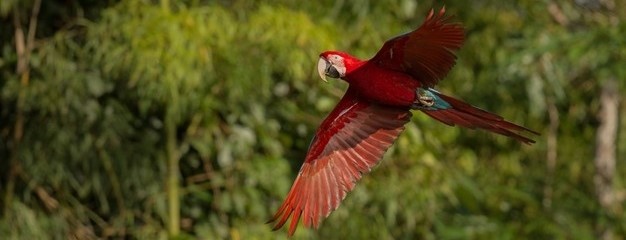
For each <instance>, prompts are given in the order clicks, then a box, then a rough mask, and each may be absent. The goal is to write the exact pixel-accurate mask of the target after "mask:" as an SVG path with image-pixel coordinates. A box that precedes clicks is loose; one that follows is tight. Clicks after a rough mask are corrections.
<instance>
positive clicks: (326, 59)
mask: <svg viewBox="0 0 626 240" xmlns="http://www.w3.org/2000/svg"><path fill="white" fill-rule="evenodd" d="M357 62H360V61H359V60H358V59H356V58H354V57H352V56H350V55H348V54H347V53H343V52H337V51H327V52H323V53H322V54H320V59H319V61H318V62H317V73H319V74H320V77H321V78H322V80H324V82H328V80H326V77H331V78H343V77H345V76H346V74H347V73H349V72H350V71H351V70H352V69H353V68H354V65H355V63H357Z"/></svg>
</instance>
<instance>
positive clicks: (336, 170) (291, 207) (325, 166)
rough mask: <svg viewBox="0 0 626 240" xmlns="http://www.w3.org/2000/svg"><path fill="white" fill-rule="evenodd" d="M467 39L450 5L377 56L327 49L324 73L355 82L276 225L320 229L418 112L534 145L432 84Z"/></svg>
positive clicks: (516, 129)
mask: <svg viewBox="0 0 626 240" xmlns="http://www.w3.org/2000/svg"><path fill="white" fill-rule="evenodd" d="M464 36H465V35H464V32H463V27H462V26H461V24H458V23H452V22H450V21H449V17H447V16H445V8H442V9H441V10H440V11H439V12H437V13H435V12H434V11H433V10H431V11H430V12H429V14H428V16H427V17H426V20H425V21H424V23H423V24H422V25H421V26H420V27H419V28H417V29H416V30H414V31H412V32H409V33H406V34H403V35H400V36H397V37H395V38H393V39H391V40H388V41H387V42H385V44H384V45H383V47H382V48H381V49H380V50H379V51H378V53H376V55H375V56H374V57H373V58H372V59H370V60H360V59H357V58H356V57H353V56H351V55H349V54H347V53H344V52H339V51H326V52H323V53H322V54H320V59H319V61H318V72H319V74H320V77H321V78H322V79H323V80H324V81H326V77H331V78H340V79H342V80H344V81H346V82H348V84H349V87H348V90H347V91H346V93H345V95H344V96H343V98H341V100H340V101H339V103H338V104H337V106H336V107H335V108H334V109H333V110H332V111H331V112H330V114H329V115H328V116H327V117H326V119H324V121H323V122H322V124H321V125H320V127H319V128H318V130H317V132H316V133H315V137H314V138H313V140H312V142H311V145H310V146H309V150H308V152H307V155H306V158H305V160H304V163H303V165H302V167H301V168H300V172H299V173H298V176H297V177H296V180H295V182H294V183H293V186H292V187H291V190H290V191H289V193H288V194H287V198H286V199H285V201H284V202H283V204H282V205H281V206H280V208H279V209H278V211H277V212H276V214H274V216H273V217H272V219H271V220H270V222H275V225H274V230H277V229H279V228H281V227H282V226H283V225H284V224H285V223H287V221H288V220H289V218H290V217H291V220H290V223H289V232H288V234H289V236H291V235H293V233H294V232H295V230H296V227H297V225H298V222H299V220H300V219H302V223H303V224H304V226H305V227H315V228H317V227H318V226H319V223H320V222H321V221H322V220H323V219H324V218H326V217H328V215H329V214H330V213H331V212H332V211H334V210H335V209H337V207H338V206H339V204H340V203H341V201H342V200H343V199H344V198H345V197H346V195H347V194H348V192H350V191H351V190H352V189H353V188H354V186H355V184H356V182H357V181H358V180H359V179H360V178H361V176H362V175H363V174H364V173H367V172H369V171H370V170H371V168H372V167H373V166H375V165H376V164H377V163H378V162H379V161H380V160H381V158H382V156H383V154H384V153H385V151H387V149H388V148H389V147H390V146H391V145H392V144H393V142H394V141H395V139H396V138H397V137H398V135H399V134H400V133H401V132H402V131H403V130H404V125H405V124H406V123H408V122H409V121H410V119H411V110H420V111H421V112H423V113H426V114H427V115H428V116H430V117H432V118H434V119H436V120H439V121H441V122H443V123H445V124H447V125H450V126H454V125H459V126H462V127H466V128H471V129H475V128H480V129H485V130H488V131H491V132H494V133H498V134H501V135H504V136H507V137H511V138H514V139H516V140H518V141H520V142H523V143H526V144H531V143H534V141H533V140H532V139H530V138H527V137H525V136H522V135H520V132H524V131H527V132H531V133H534V134H538V133H537V132H535V131H532V130H530V129H528V128H525V127H522V126H519V125H517V124H514V123H511V122H508V121H506V120H504V119H503V118H502V117H501V116H498V115H496V114H493V113H490V112H487V111H485V110H482V109H479V108H476V107H474V106H472V105H470V104H468V103H465V102H463V101H461V100H459V99H455V98H453V97H450V96H446V95H443V94H441V93H440V92H438V91H436V90H434V89H433V88H432V87H434V86H435V85H436V84H437V83H438V82H439V81H440V80H441V79H443V78H444V77H445V76H446V74H447V73H448V72H449V71H450V69H451V68H452V66H454V63H455V61H456V55H455V52H456V51H457V50H458V49H459V48H460V47H461V45H463V41H464Z"/></svg>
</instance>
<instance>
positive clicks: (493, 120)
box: [415, 88, 539, 144]
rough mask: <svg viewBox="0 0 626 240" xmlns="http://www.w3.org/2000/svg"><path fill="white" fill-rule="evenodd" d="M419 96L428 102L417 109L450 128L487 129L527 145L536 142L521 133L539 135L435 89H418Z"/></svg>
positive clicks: (417, 106)
mask: <svg viewBox="0 0 626 240" xmlns="http://www.w3.org/2000/svg"><path fill="white" fill-rule="evenodd" d="M418 95H419V96H420V97H425V99H427V100H426V101H420V102H417V103H416V104H417V105H416V106H415V108H416V109H419V110H421V111H422V112H424V113H426V114H427V115H428V116H430V117H432V118H434V119H437V120H439V121H440V122H442V123H445V124H447V125H450V126H454V125H459V126H462V127H466V128H470V129H476V128H480V129H485V130H487V131H490V132H494V133H497V134H501V135H504V136H507V137H510V138H513V139H516V140H518V141H520V142H523V143H526V144H532V143H535V141H534V140H532V139H530V138H527V137H525V136H522V135H520V133H522V132H530V133H533V134H536V135H539V133H538V132H536V131H533V130H530V129H528V128H526V127H522V126H520V125H517V124H515V123H512V122H509V121H506V120H504V118H503V117H501V116H498V115H496V114H493V113H490V112H487V111H485V110H482V109H480V108H477V107H474V106H472V105H470V104H468V103H466V102H463V101H461V100H459V99H456V98H453V97H450V96H446V95H443V94H441V93H439V92H437V91H435V90H434V89H430V88H429V89H418ZM423 99H424V98H423Z"/></svg>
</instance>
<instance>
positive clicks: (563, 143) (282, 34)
mask: <svg viewBox="0 0 626 240" xmlns="http://www.w3.org/2000/svg"><path fill="white" fill-rule="evenodd" d="M445 4H446V7H447V9H448V12H450V13H452V14H454V15H455V19H456V20H457V21H459V22H462V23H463V24H464V25H465V26H466V32H467V42H466V44H465V45H464V46H463V48H462V49H461V51H460V52H459V61H458V63H457V65H456V66H455V68H454V69H453V70H452V72H451V73H450V74H449V75H448V77H447V78H446V79H445V80H444V81H442V82H441V83H440V85H439V90H440V91H443V92H445V93H450V94H452V95H455V96H458V97H460V98H463V99H465V100H467V101H469V102H471V103H473V104H475V105H477V106H481V107H483V108H485V109H487V110H490V111H493V112H496V113H499V114H501V115H503V116H505V117H506V118H507V119H510V120H512V121H513V122H516V123H520V124H522V125H525V126H528V127H529V128H531V129H534V130H537V131H539V132H541V133H542V135H541V136H539V137H537V138H536V140H537V143H536V144H535V145H532V146H526V145H522V144H520V143H518V142H515V141H513V140H511V139H507V138H504V137H500V136H495V135H492V134H488V133H486V132H481V131H473V130H465V129H458V128H451V127H448V126H445V125H443V124H441V123H438V122H436V121H434V120H432V119H429V118H428V117H427V116H425V115H423V114H418V113H416V114H415V116H414V117H413V121H412V123H410V124H409V126H408V127H407V130H406V131H405V132H404V133H403V134H402V135H401V136H400V138H399V139H398V141H397V142H396V145H395V146H394V147H393V148H392V149H391V150H390V151H389V152H388V153H387V154H386V157H385V160H384V161H382V163H381V164H380V165H379V166H378V167H376V168H375V169H374V171H373V172H372V173H371V174H369V175H368V176H366V177H365V178H364V179H363V180H362V181H361V182H360V184H359V185H358V186H357V187H356V189H355V191H354V192H352V193H351V194H349V195H348V197H347V198H346V200H345V201H344V202H343V204H342V206H341V207H340V208H339V209H338V210H337V211H336V212H334V213H333V214H331V216H330V218H329V219H327V220H326V221H325V222H324V223H323V224H322V226H321V228H320V229H319V230H317V231H313V230H307V229H304V228H302V229H300V230H298V232H296V238H298V239H299V238H305V239H307V238H308V239H459V238H462V239H465V238H470V239H594V238H604V239H611V237H613V238H614V239H623V238H626V214H625V213H624V208H625V207H626V186H625V185H626V184H625V182H624V181H626V177H625V176H626V164H625V162H624V160H625V159H626V158H625V157H624V156H626V118H624V113H626V104H625V102H624V100H623V99H624V97H623V96H620V94H621V95H623V93H624V92H625V91H624V90H626V82H625V79H626V68H625V64H624V59H626V26H625V24H624V22H625V21H626V11H624V10H623V9H626V3H624V1H621V0H581V1H578V0H577V1H573V0H570V1H532V0H521V1H495V0H476V1H456V0H450V1H446V2H445ZM440 6H441V3H439V1H423V2H422V1H414V0H385V1H333V0H324V1H290V0H282V1H267V2H264V1H246V0H235V1H206V0H185V1H168V0H160V1H156V0H152V1H150V0H127V1H113V0H109V1H96V0H67V1H60V0H47V1H41V0H28V1H22V0H2V1H1V2H0V23H1V24H0V32H1V33H2V34H0V47H1V49H0V50H1V51H0V139H1V141H0V169H2V173H3V174H2V175H1V176H0V203H1V205H0V217H1V218H0V236H6V237H8V239H46V238H54V239H66V238H71V239H91V238H96V237H116V238H120V237H124V238H140V239H157V238H159V239H163V238H168V237H175V238H179V239H195V238H201V239H275V238H286V234H285V233H284V232H272V231H270V226H268V225H266V224H265V221H266V220H268V219H269V217H270V214H272V213H273V211H275V210H276V208H277V207H278V206H279V204H280V203H281V201H282V200H283V198H284V197H285V195H286V193H287V191H288V189H289V187H290V185H291V183H292V181H293V179H294V177H295V174H296V173H297V171H298V168H299V166H300V164H301V161H302V159H303V156H304V154H305V152H306V149H307V146H308V143H309V140H310V138H311V136H312V134H313V133H314V131H315V129H316V127H317V126H318V124H319V123H320V121H321V120H322V119H323V117H325V114H327V113H328V112H329V111H330V110H331V109H332V107H333V106H334V104H335V103H336V101H337V100H338V99H339V97H341V95H342V93H343V90H344V89H345V87H346V85H345V84H344V83H342V82H339V81H332V82H331V84H323V83H322V82H321V81H320V80H319V79H318V77H317V76H316V73H315V63H316V61H317V54H318V53H319V52H321V51H323V50H327V49H340V50H345V51H348V52H351V53H353V54H355V55H356V56H359V57H362V58H368V57H370V56H373V54H374V53H375V52H376V51H377V50H378V48H379V47H380V46H381V45H382V43H383V42H384V41H385V40H386V39H389V38H391V37H393V36H395V35H398V34H399V33H402V32H406V31H408V30H410V29H413V28H414V27H416V26H417V25H418V24H419V23H420V22H421V21H422V20H423V18H424V16H425V14H426V12H427V11H428V10H429V9H430V8H431V7H440ZM618 103H619V104H618ZM618 116H619V117H620V118H618ZM620 160H621V161H620Z"/></svg>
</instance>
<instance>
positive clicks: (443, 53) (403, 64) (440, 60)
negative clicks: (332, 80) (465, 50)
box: [370, 8, 465, 87]
mask: <svg viewBox="0 0 626 240" xmlns="http://www.w3.org/2000/svg"><path fill="white" fill-rule="evenodd" d="M445 12H446V10H445V8H442V9H441V10H440V11H439V13H437V14H435V13H434V11H433V10H430V13H429V14H428V17H426V20H425V21H424V23H423V24H422V25H421V26H420V27H419V28H418V29H416V30H414V31H412V32H409V33H406V34H403V35H400V36H397V37H395V38H393V39H391V40H389V41H387V42H385V44H384V45H383V47H382V48H381V49H380V50H379V51H378V53H376V55H375V56H374V57H373V58H372V59H371V60H370V61H371V62H373V63H375V64H377V65H378V66H381V67H383V68H387V69H390V70H394V71H400V72H405V73H407V74H409V75H411V76H412V77H413V78H415V79H416V80H418V81H420V82H422V84H424V85H425V86H427V87H432V86H434V85H436V84H437V82H439V81H440V80H441V79H443V78H444V77H445V76H446V74H448V72H449V71H450V69H451V68H452V66H454V63H455V61H456V55H455V51H456V50H458V49H459V48H461V45H463V41H464V39H465V35H464V33H463V26H461V24H458V23H450V22H449V20H450V17H447V16H445Z"/></svg>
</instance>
